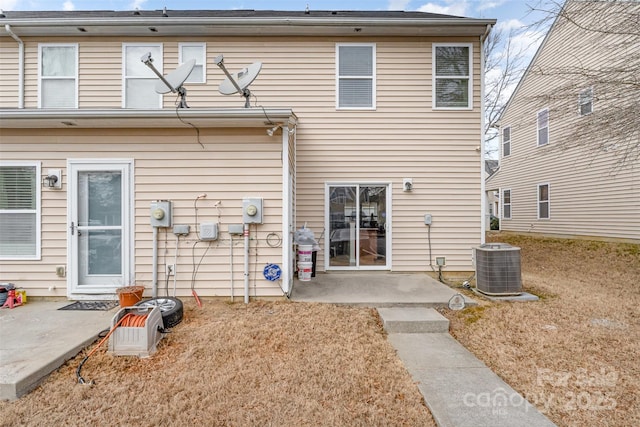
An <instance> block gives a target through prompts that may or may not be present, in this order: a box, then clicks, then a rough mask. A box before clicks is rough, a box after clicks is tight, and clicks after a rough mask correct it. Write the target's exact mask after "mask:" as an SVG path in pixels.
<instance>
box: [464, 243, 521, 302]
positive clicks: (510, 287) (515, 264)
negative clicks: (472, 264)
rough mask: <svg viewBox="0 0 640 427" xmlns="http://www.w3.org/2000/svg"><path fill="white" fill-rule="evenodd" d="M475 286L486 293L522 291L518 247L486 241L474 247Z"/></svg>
mask: <svg viewBox="0 0 640 427" xmlns="http://www.w3.org/2000/svg"><path fill="white" fill-rule="evenodd" d="M475 259H476V287H477V289H478V291H480V292H482V293H484V294H487V295H519V294H521V293H522V271H521V267H520V248H518V247H515V246H511V245H509V244H506V243H488V244H485V245H481V246H479V247H477V248H475Z"/></svg>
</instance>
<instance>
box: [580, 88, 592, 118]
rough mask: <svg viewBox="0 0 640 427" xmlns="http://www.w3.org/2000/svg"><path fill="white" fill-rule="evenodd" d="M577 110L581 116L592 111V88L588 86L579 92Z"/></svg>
mask: <svg viewBox="0 0 640 427" xmlns="http://www.w3.org/2000/svg"><path fill="white" fill-rule="evenodd" d="M578 110H579V112H580V115H581V116H586V115H587V114H591V113H593V88H591V87H590V88H588V89H585V90H583V91H582V92H580V95H579V96H578Z"/></svg>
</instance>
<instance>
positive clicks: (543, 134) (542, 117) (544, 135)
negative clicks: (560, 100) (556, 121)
mask: <svg viewBox="0 0 640 427" xmlns="http://www.w3.org/2000/svg"><path fill="white" fill-rule="evenodd" d="M548 143H549V109H548V108H545V109H544V110H542V111H539V112H538V147H540V146H542V145H547V144H548Z"/></svg>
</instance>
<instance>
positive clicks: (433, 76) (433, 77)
mask: <svg viewBox="0 0 640 427" xmlns="http://www.w3.org/2000/svg"><path fill="white" fill-rule="evenodd" d="M451 46H462V47H468V48H469V76H468V78H469V86H468V91H469V94H468V99H469V103H468V104H467V106H466V107H436V80H437V78H436V77H440V78H445V79H446V78H451V79H453V78H455V79H460V78H461V76H436V50H437V49H436V48H437V47H451ZM431 70H432V72H431V108H432V109H434V110H458V111H460V110H472V109H473V43H432V44H431Z"/></svg>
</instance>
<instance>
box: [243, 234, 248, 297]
mask: <svg viewBox="0 0 640 427" xmlns="http://www.w3.org/2000/svg"><path fill="white" fill-rule="evenodd" d="M242 234H243V235H244V303H245V304H249V224H243V229H242Z"/></svg>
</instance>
